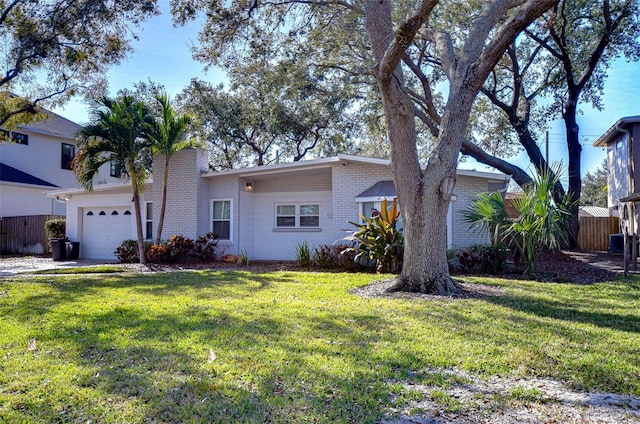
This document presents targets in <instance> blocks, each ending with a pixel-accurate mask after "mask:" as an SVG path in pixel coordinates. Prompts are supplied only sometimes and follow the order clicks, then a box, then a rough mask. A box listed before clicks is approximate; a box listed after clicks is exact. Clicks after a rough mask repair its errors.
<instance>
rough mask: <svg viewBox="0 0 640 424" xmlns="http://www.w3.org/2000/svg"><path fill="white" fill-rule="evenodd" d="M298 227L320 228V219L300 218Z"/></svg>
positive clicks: (312, 217)
mask: <svg viewBox="0 0 640 424" xmlns="http://www.w3.org/2000/svg"><path fill="white" fill-rule="evenodd" d="M300 226H301V227H319V226H320V217H318V216H301V217H300Z"/></svg>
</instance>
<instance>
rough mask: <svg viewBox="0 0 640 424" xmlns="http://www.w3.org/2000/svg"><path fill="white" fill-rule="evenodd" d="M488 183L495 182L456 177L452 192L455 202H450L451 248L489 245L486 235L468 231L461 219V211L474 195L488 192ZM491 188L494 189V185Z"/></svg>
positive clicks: (487, 235) (467, 205) (466, 206)
mask: <svg viewBox="0 0 640 424" xmlns="http://www.w3.org/2000/svg"><path fill="white" fill-rule="evenodd" d="M490 182H491V183H494V182H495V181H493V180H487V179H485V178H476V177H469V176H463V175H458V176H457V177H456V187H455V188H454V190H453V194H454V195H455V196H456V200H453V201H452V202H451V213H452V216H451V218H452V224H453V225H452V230H453V231H452V244H453V247H467V246H471V245H474V244H489V234H488V233H485V234H481V233H480V234H479V233H475V232H472V231H470V230H469V224H467V223H466V222H465V221H464V219H463V218H462V211H463V210H465V209H467V208H468V207H469V205H470V204H471V202H472V201H473V198H474V197H475V195H476V194H478V193H484V192H487V191H489V183H490ZM492 188H495V185H494V184H492Z"/></svg>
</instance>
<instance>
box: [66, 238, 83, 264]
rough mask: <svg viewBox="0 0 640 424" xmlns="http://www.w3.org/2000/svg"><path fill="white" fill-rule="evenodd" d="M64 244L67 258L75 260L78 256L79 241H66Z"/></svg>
mask: <svg viewBox="0 0 640 424" xmlns="http://www.w3.org/2000/svg"><path fill="white" fill-rule="evenodd" d="M66 244H67V245H66V252H67V259H68V260H70V261H75V260H77V259H78V258H79V257H80V242H79V241H68V242H67V243H66Z"/></svg>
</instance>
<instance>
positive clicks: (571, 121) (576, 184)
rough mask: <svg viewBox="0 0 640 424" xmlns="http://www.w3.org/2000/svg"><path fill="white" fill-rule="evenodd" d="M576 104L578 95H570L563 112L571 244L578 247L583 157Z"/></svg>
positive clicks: (570, 245)
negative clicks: (567, 162)
mask: <svg viewBox="0 0 640 424" xmlns="http://www.w3.org/2000/svg"><path fill="white" fill-rule="evenodd" d="M576 105H577V95H575V96H570V99H569V101H568V102H567V104H566V105H565V109H564V112H563V118H564V124H565V128H566V131H567V149H568V153H569V164H568V174H569V175H568V179H569V184H568V193H569V198H570V199H571V208H570V210H571V223H570V226H569V237H568V239H569V240H568V241H569V246H568V247H577V245H578V231H579V229H580V228H579V221H578V200H580V194H581V193H582V177H581V176H580V172H581V169H580V168H581V158H582V146H581V145H580V138H579V130H580V128H579V127H578V123H577V121H576Z"/></svg>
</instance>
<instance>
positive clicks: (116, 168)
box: [109, 159, 122, 178]
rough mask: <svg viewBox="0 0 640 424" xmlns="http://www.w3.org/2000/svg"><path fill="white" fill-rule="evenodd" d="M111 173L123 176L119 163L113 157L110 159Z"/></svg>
mask: <svg viewBox="0 0 640 424" xmlns="http://www.w3.org/2000/svg"><path fill="white" fill-rule="evenodd" d="M109 175H110V176H112V177H115V178H120V177H121V176H122V175H121V172H120V166H119V163H118V161H116V160H115V159H111V160H110V161H109Z"/></svg>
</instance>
